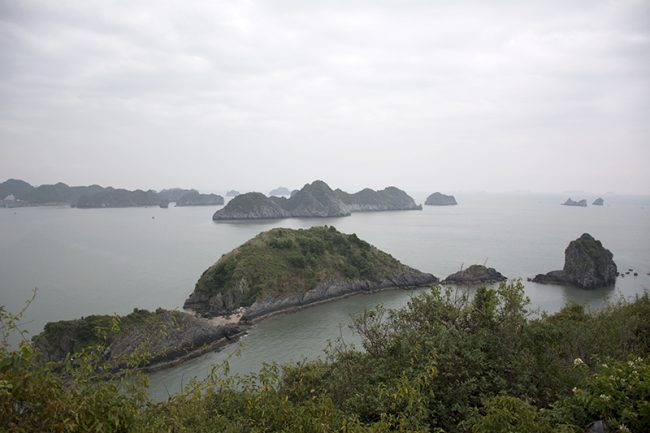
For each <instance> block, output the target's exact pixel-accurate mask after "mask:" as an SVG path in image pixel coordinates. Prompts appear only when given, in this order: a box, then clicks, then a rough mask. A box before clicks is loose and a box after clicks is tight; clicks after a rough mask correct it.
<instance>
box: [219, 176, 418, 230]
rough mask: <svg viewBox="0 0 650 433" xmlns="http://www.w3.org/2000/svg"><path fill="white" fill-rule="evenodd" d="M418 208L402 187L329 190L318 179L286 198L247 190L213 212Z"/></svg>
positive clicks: (247, 215) (265, 214)
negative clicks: (353, 190)
mask: <svg viewBox="0 0 650 433" xmlns="http://www.w3.org/2000/svg"><path fill="white" fill-rule="evenodd" d="M411 209H422V207H421V206H418V205H417V204H415V202H414V201H413V199H412V198H411V197H410V196H409V195H408V194H406V193H405V192H404V191H402V190H400V189H398V188H395V187H388V188H386V189H383V190H381V191H374V190H372V189H369V188H366V189H364V190H362V191H359V192H357V193H355V194H349V193H347V192H345V191H341V190H340V189H337V190H336V191H333V190H332V189H331V188H330V187H329V185H327V184H326V183H325V182H323V181H322V180H316V181H314V182H312V183H308V184H306V185H305V186H304V187H303V188H302V189H301V190H299V191H294V192H292V193H291V197H290V198H286V197H267V196H265V195H264V194H262V193H247V194H242V195H239V196H237V197H235V198H233V199H232V200H231V201H230V202H228V204H227V205H226V206H225V207H224V208H223V209H220V210H218V211H217V212H215V214H214V215H213V219H215V220H233V219H262V218H289V217H303V218H312V217H321V218H322V217H340V216H347V215H350V213H351V212H364V211H365V212H370V211H385V210H411Z"/></svg>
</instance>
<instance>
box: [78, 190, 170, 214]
mask: <svg viewBox="0 0 650 433" xmlns="http://www.w3.org/2000/svg"><path fill="white" fill-rule="evenodd" d="M160 202H161V200H160V197H159V196H158V193H157V192H156V191H154V190H152V189H150V190H149V191H143V190H141V189H137V190H135V191H129V190H126V189H114V188H111V187H108V188H105V189H104V190H103V191H99V192H97V193H94V194H90V195H83V196H81V197H80V198H79V200H78V201H77V203H76V207H78V208H82V209H83V208H97V207H135V206H158V205H159V204H160Z"/></svg>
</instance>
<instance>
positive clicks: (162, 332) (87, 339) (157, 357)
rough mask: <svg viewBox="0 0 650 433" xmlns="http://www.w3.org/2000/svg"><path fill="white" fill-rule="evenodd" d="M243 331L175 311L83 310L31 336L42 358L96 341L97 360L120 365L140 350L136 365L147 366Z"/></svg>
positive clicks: (66, 354) (62, 356) (63, 355)
mask: <svg viewBox="0 0 650 433" xmlns="http://www.w3.org/2000/svg"><path fill="white" fill-rule="evenodd" d="M116 324H118V328H117V329H116V328H115V325H116ZM242 332H243V330H242V329H241V328H239V327H238V326H236V325H224V326H215V325H212V324H211V323H210V322H209V321H208V320H206V319H202V318H198V317H194V316H192V315H189V314H187V313H182V312H179V311H167V310H158V311H156V312H148V311H145V310H135V311H134V312H133V313H131V314H129V315H127V316H123V317H120V318H116V317H113V316H88V317H85V318H82V319H78V320H67V321H61V322H52V323H48V324H47V325H46V326H45V330H44V331H43V332H42V333H41V334H39V335H37V336H35V337H34V339H33V341H34V345H35V347H36V348H38V349H39V351H40V353H41V356H42V359H44V360H45V361H54V362H60V361H64V360H66V359H70V358H71V357H74V356H76V355H77V354H79V353H80V352H81V351H83V350H85V349H87V348H89V347H91V346H93V345H96V344H101V345H103V346H104V348H103V352H102V361H104V362H107V363H108V365H109V366H110V368H112V369H120V368H124V367H126V366H127V360H128V359H129V358H130V357H133V356H143V360H142V361H140V362H139V363H138V365H137V366H139V367H151V366H154V365H160V364H162V363H168V362H172V361H174V360H176V359H178V358H181V357H186V356H188V355H191V354H192V353H197V354H198V353H200V352H201V351H204V350H205V349H209V348H210V347H212V346H214V345H215V344H217V343H220V342H224V343H225V342H228V341H230V340H232V339H235V338H237V336H238V335H240V334H241V333H242Z"/></svg>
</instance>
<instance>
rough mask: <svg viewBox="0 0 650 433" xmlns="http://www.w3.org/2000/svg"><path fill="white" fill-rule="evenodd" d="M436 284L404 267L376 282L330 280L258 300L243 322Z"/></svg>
mask: <svg viewBox="0 0 650 433" xmlns="http://www.w3.org/2000/svg"><path fill="white" fill-rule="evenodd" d="M437 282H438V279H437V278H436V277H434V276H433V275H431V274H426V273H423V272H420V271H418V270H416V269H413V268H410V267H408V266H404V265H402V267H401V268H400V269H399V270H397V271H396V272H395V273H394V274H392V275H390V276H388V277H386V278H383V279H381V280H378V281H370V280H360V279H353V280H346V279H341V278H331V279H329V280H327V281H326V282H324V283H321V284H319V285H318V286H316V287H315V288H313V289H311V290H308V291H306V292H305V293H302V294H297V295H293V296H270V297H266V298H263V299H259V300H257V301H255V302H254V303H253V304H252V305H251V306H249V307H247V308H246V309H245V312H244V315H243V316H242V320H243V321H254V320H258V319H260V318H262V317H264V316H268V315H272V314H275V313H279V312H288V311H292V310H296V309H300V308H304V307H307V306H309V305H313V304H318V303H321V302H326V301H329V300H333V299H337V298H341V297H345V296H349V295H354V294H359V293H373V292H377V291H380V290H384V289H389V288H400V289H412V288H417V287H426V286H428V285H430V284H435V283H437Z"/></svg>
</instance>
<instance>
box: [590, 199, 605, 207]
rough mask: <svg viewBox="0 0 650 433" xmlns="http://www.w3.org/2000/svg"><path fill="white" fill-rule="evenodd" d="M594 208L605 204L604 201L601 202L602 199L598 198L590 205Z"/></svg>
mask: <svg viewBox="0 0 650 433" xmlns="http://www.w3.org/2000/svg"><path fill="white" fill-rule="evenodd" d="M592 204H593V205H594V206H602V205H603V204H605V200H603V198H602V197H598V198H597V199H596V200H594V202H593V203H592Z"/></svg>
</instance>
